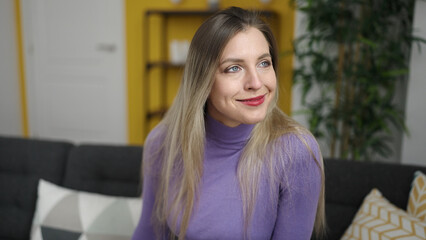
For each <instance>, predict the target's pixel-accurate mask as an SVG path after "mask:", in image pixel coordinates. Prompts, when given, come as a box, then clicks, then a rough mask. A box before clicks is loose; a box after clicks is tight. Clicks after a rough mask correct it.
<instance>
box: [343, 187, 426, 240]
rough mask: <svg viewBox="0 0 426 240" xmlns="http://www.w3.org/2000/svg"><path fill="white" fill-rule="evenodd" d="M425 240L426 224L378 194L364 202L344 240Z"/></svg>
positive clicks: (372, 193) (366, 198)
mask: <svg viewBox="0 0 426 240" xmlns="http://www.w3.org/2000/svg"><path fill="white" fill-rule="evenodd" d="M368 239H377V240H381V239H383V240H385V239H389V240H390V239H393V240H397V239H401V240H402V239H410V240H421V239H426V223H425V222H423V221H421V220H420V219H417V218H414V217H412V216H410V215H409V214H408V213H406V212H405V211H403V210H402V209H399V208H397V207H396V206H394V205H393V204H391V203H390V202H389V201H388V200H387V199H386V198H384V197H383V196H382V194H381V193H380V191H379V190H377V189H373V190H372V191H371V192H370V193H369V194H368V195H367V196H366V197H365V198H364V201H363V203H362V205H361V207H360V208H359V210H358V212H357V213H356V214H355V217H354V219H353V221H352V223H351V225H350V226H349V228H348V229H347V230H346V232H345V233H344V235H343V236H342V238H341V240H368Z"/></svg>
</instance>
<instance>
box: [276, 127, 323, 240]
mask: <svg viewBox="0 0 426 240" xmlns="http://www.w3.org/2000/svg"><path fill="white" fill-rule="evenodd" d="M303 139H304V140H305V141H306V143H307V145H308V146H309V147H310V149H311V151H312V153H313V155H315V158H314V157H313V156H312V154H311V151H309V149H308V148H307V147H306V145H305V144H304V143H303V142H302V140H300V139H299V138H298V137H296V136H294V135H291V136H289V137H288V138H287V139H285V140H284V141H285V142H287V143H289V144H288V145H287V146H290V149H289V153H290V154H289V156H290V157H288V158H289V159H290V158H291V161H290V160H289V159H285V161H286V162H289V164H288V165H287V166H289V167H288V169H286V171H285V172H284V174H283V176H286V177H284V179H282V182H283V184H282V185H283V186H281V187H280V193H279V203H278V208H277V210H278V213H277V219H276V222H275V227H274V232H273V236H272V239H300V240H305V239H306V240H309V239H310V238H311V235H312V231H313V226H314V222H315V216H316V211H317V204H318V198H319V195H320V191H321V169H320V168H319V165H318V162H319V161H322V159H321V154H320V151H319V149H318V144H317V143H316V141H315V139H314V138H313V137H312V136H310V135H309V136H303ZM320 164H322V163H321V162H320ZM286 182H287V183H288V184H285V183H286Z"/></svg>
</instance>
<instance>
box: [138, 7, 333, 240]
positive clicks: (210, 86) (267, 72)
mask: <svg viewBox="0 0 426 240" xmlns="http://www.w3.org/2000/svg"><path fill="white" fill-rule="evenodd" d="M277 58H278V56H277V46H276V42H275V40H274V37H273V35H272V32H271V30H270V28H269V27H268V26H267V25H266V24H265V23H264V22H263V21H262V20H260V19H259V18H258V16H257V15H256V14H255V13H253V12H250V11H246V10H243V9H241V8H236V7H232V8H229V9H226V10H222V11H220V12H218V13H216V14H215V15H214V16H212V17H211V18H209V19H208V20H207V21H206V22H204V23H203V24H202V25H201V27H200V28H199V29H198V30H197V32H196V33H195V36H194V38H193V39H192V42H191V46H190V49H189V54H188V59H187V62H186V66H185V70H184V74H183V79H182V83H181V86H180V88H179V91H178V94H177V97H176V99H175V101H174V103H173V105H172V106H171V108H170V110H169V111H168V113H167V114H166V116H165V118H164V119H163V120H162V121H161V123H160V124H159V125H158V126H157V127H156V128H155V129H154V130H153V131H152V132H151V133H150V134H149V136H148V138H147V140H146V143H145V147H144V156H143V174H144V184H143V208H142V209H143V210H142V216H141V218H140V222H139V225H138V226H137V228H136V230H135V233H134V236H133V240H138V239H174V238H178V239H179V240H182V239H289V240H303V239H310V237H311V234H312V232H313V231H314V232H315V233H317V234H321V233H322V231H323V229H324V226H325V221H324V172H323V163H322V157H321V153H320V150H319V147H318V144H317V142H316V141H315V139H314V138H313V136H312V135H311V134H310V133H309V131H308V130H306V129H305V128H303V127H302V126H300V125H299V124H297V123H296V122H295V121H293V120H292V119H291V118H289V117H288V116H286V115H285V114H284V113H283V112H282V111H281V110H280V109H279V108H278V107H277V105H276V102H277V96H278V95H277V87H276V84H277V76H276V72H275V70H276V69H277V66H278V64H277V60H278V59H277Z"/></svg>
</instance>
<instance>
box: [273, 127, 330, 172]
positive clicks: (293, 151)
mask: <svg viewBox="0 0 426 240" xmlns="http://www.w3.org/2000/svg"><path fill="white" fill-rule="evenodd" d="M275 149H276V151H280V152H282V153H283V155H284V157H285V158H287V161H290V162H292V163H293V164H294V163H296V164H297V163H299V164H306V163H308V162H311V163H315V162H316V163H320V162H321V161H322V160H321V159H322V157H321V151H320V148H319V145H318V142H317V140H316V139H315V137H314V136H313V135H312V134H311V133H310V132H309V131H308V130H307V129H305V128H300V129H295V130H294V131H289V132H285V133H283V134H282V135H281V136H280V137H278V138H277V140H276V141H275ZM312 160H314V161H312Z"/></svg>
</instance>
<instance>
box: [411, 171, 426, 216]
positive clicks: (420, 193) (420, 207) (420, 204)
mask: <svg viewBox="0 0 426 240" xmlns="http://www.w3.org/2000/svg"><path fill="white" fill-rule="evenodd" d="M407 212H408V213H409V214H411V215H413V216H414V217H417V218H420V219H421V220H423V221H425V222H426V175H425V174H424V173H422V172H420V171H418V172H416V173H415V178H414V180H413V184H412V186H411V191H410V196H409V198H408V206H407Z"/></svg>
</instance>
